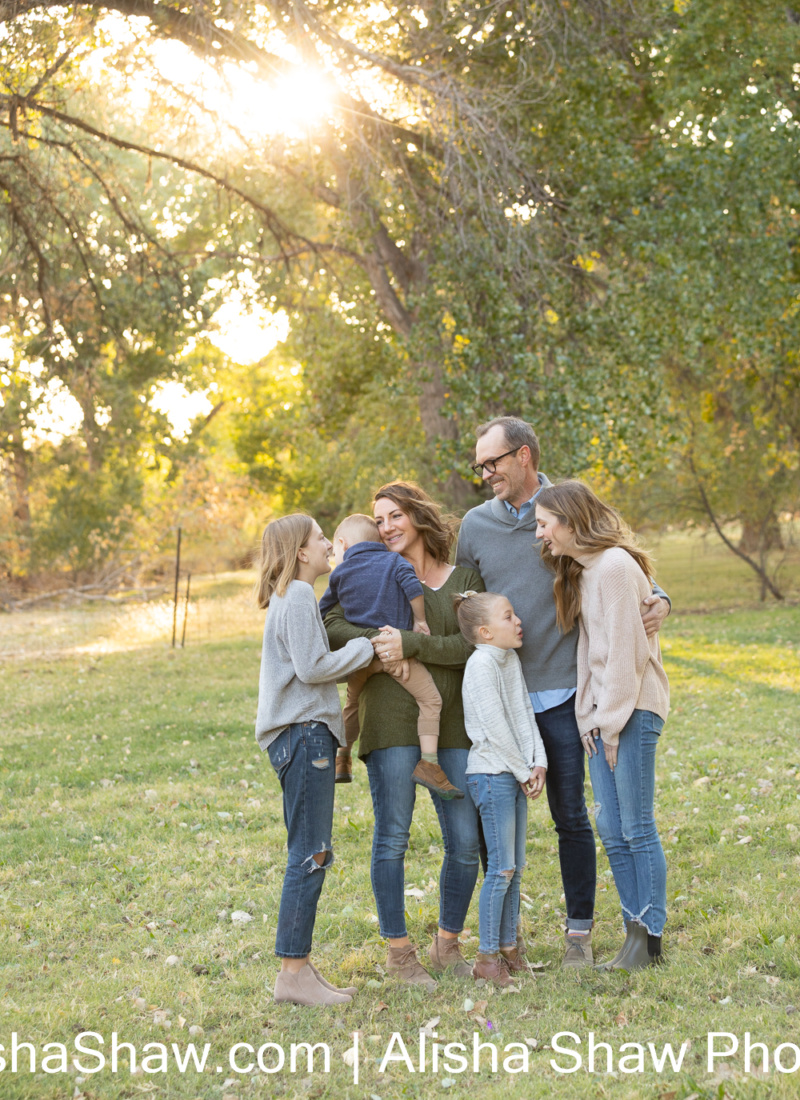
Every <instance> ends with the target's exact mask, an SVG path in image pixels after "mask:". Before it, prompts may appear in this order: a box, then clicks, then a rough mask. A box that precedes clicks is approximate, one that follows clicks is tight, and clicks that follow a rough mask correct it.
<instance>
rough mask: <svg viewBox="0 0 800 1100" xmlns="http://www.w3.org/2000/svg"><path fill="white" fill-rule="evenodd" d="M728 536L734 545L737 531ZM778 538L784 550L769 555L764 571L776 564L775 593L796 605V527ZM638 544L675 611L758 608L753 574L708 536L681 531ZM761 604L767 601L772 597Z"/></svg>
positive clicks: (799, 567)
mask: <svg viewBox="0 0 800 1100" xmlns="http://www.w3.org/2000/svg"><path fill="white" fill-rule="evenodd" d="M728 534H729V535H730V537H731V538H732V539H733V540H734V542H736V541H738V537H739V533H738V531H736V530H730V531H729V532H728ZM784 534H785V538H786V541H787V546H788V549H787V550H786V551H785V552H784V551H780V552H777V551H775V552H772V553H770V555H769V570H770V575H771V573H772V571H773V570H774V569H775V568H776V567H777V566H778V565H780V567H779V569H778V575H777V583H778V588H779V590H780V591H781V592H782V593H783V595H784V597H785V598H786V599H787V600H793V601H796V600H797V599H798V598H800V543H799V542H798V540H799V539H800V530H798V525H797V524H794V525H790V524H786V525H785V531H784ZM642 540H643V542H644V544H645V545H646V546H647V547H648V548H649V549H650V550H652V552H653V556H654V557H655V562H656V575H657V577H658V581H659V584H661V586H662V587H663V588H664V589H665V590H666V591H667V592H669V595H670V598H671V599H672V601H673V604H674V606H675V607H676V608H681V609H683V610H692V611H708V610H713V609H716V608H726V609H727V608H731V607H757V606H758V605H759V603H760V581H759V579H758V577H757V576H756V574H755V572H754V571H753V570H752V569H751V568H750V566H749V565H747V563H746V562H744V561H742V559H741V558H738V557H736V555H735V554H733V553H731V551H730V550H728V549H727V547H726V546H725V545H724V544H723V542H722V541H721V539H720V538H719V537H718V536H717V535H716V534H714V532H713V531H701V530H698V529H686V530H682V531H670V532H669V533H667V534H665V535H663V536H661V537H658V536H655V535H652V534H650V533H645V534H644V535H643V536H642ZM767 599H768V600H769V601H770V602H772V600H773V597H772V596H769V595H768V596H767Z"/></svg>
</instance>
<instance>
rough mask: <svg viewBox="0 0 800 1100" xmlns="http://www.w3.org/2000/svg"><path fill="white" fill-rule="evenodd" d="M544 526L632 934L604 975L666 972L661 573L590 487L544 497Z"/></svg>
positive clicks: (602, 822) (600, 823) (571, 484)
mask: <svg viewBox="0 0 800 1100" xmlns="http://www.w3.org/2000/svg"><path fill="white" fill-rule="evenodd" d="M536 521H537V530H536V537H537V538H539V539H541V541H542V557H543V558H544V560H545V561H546V562H548V563H549V564H551V565H552V567H553V568H554V570H555V574H556V579H555V583H554V595H555V601H556V610H557V614H558V621H559V626H560V627H561V629H562V630H565V631H567V630H570V629H572V627H573V625H574V624H575V622H576V621H577V622H578V623H579V628H580V636H579V641H578V692H577V696H576V701H575V715H576V718H577V721H578V729H579V731H580V735H581V741H582V742H583V746H584V749H585V750H586V753H587V755H588V757H589V774H590V776H591V780H592V791H593V792H594V798H595V803H596V806H597V810H596V814H595V820H596V822H597V831H598V832H599V834H600V838H601V840H602V841H603V846H604V848H605V850H606V854H607V856H608V861H609V864H610V865H611V870H612V872H613V875H614V883H615V885H616V887H617V891H618V893H619V896H620V902H621V904H622V915H623V919H624V921H625V929H626V933H625V942H624V944H623V946H622V948H621V949H620V951H619V952H618V953H617V955H616V957H615V958H614V959H612V960H611V962H610V963H608V964H606V965H607V967H608V968H609V969H620V970H636V969H639V968H641V967H644V966H652V965H654V964H655V963H657V962H659V961H660V958H661V936H662V932H663V929H664V924H665V921H666V917H667V908H666V906H667V864H666V859H665V857H664V850H663V848H662V846H661V840H660V838H659V835H658V829H657V827H656V822H655V815H654V810H653V801H654V794H655V757H656V747H657V745H658V739H659V736H660V734H661V730H662V728H663V725H664V722H665V720H666V717H667V714H668V713H669V683H668V681H667V676H666V673H665V672H664V668H663V666H662V664H661V652H660V649H659V644H658V637H657V636H654V637H648V636H647V634H646V633H645V629H644V626H643V624H642V617H641V610H640V609H641V603H642V600H644V599H645V598H646V597H647V596H649V595H651V594H652V590H653V589H652V564H651V561H650V558H649V556H648V554H647V553H646V552H645V551H644V550H642V549H641V548H640V547H639V546H637V544H636V541H635V538H634V536H633V534H632V533H631V531H630V530H629V528H628V527H627V526H626V525H625V524H624V523H623V521H622V520H621V518H620V516H619V515H618V514H617V513H616V512H615V511H614V509H613V508H610V507H609V506H608V505H607V504H604V503H603V502H602V501H601V500H600V499H599V498H598V497H597V496H595V494H594V493H593V492H592V490H591V489H590V488H589V487H588V486H587V485H584V484H583V483H582V482H580V481H566V482H562V483H561V484H559V485H552V486H549V487H548V488H546V489H543V490H542V491H541V493H540V494H539V495H538V497H537V498H536Z"/></svg>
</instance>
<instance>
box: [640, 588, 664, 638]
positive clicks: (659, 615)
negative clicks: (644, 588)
mask: <svg viewBox="0 0 800 1100" xmlns="http://www.w3.org/2000/svg"><path fill="white" fill-rule="evenodd" d="M670 610H671V608H670V605H669V600H665V599H664V598H663V596H647V597H646V598H645V599H644V600H642V622H643V623H644V632H645V634H646V635H647V637H648V638H652V637H653V635H654V634H658V632H659V630H660V629H661V624H662V623H663V621H664V619H666V617H667V615H669V613H670Z"/></svg>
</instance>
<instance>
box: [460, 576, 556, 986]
mask: <svg viewBox="0 0 800 1100" xmlns="http://www.w3.org/2000/svg"><path fill="white" fill-rule="evenodd" d="M454 603H455V605H456V611H457V614H458V625H459V626H460V627H461V633H462V634H463V635H464V637H465V638H466V639H467V641H468V642H471V643H472V645H474V646H475V652H474V653H473V654H472V656H471V657H470V659H469V660H468V661H467V667H466V668H465V669H464V683H463V687H462V695H463V698H464V723H465V725H466V728H467V736H468V737H469V739H470V741H471V742H472V748H471V749H470V750H469V762H468V764H467V771H466V774H467V789H468V791H469V793H470V797H471V798H472V801H473V802H474V803H475V805H476V807H477V809H478V813H479V814H480V818H481V826H482V828H483V835H484V839H485V841H486V849H487V854H488V863H489V865H488V868H487V870H486V875H485V876H484V880H483V886H482V887H481V894H480V900H479V903H478V919H479V927H480V950H479V953H478V957H477V959H476V961H475V965H474V966H473V968H472V973H473V976H474V977H475V978H488V979H489V980H490V981H492V982H493V983H494V984H495V985H499V986H503V985H510V984H511V982H512V980H513V979H512V976H511V972H512V971H524V970H526V969H527V967H526V965H525V963H524V962H523V960H522V959H521V958H520V956H519V953H518V951H517V917H518V915H519V891H520V883H521V881H522V868H523V867H524V866H525V833H526V828H527V823H528V806H527V801H526V799H527V798H538V797H539V795H540V794H541V793H542V790H543V788H544V780H545V772H546V769H547V757H546V755H545V751H544V745H543V744H542V739H541V737H540V736H539V728H538V726H537V725H536V718H535V717H534V713H533V707H532V705H531V700H530V696H529V695H528V689H527V687H526V685H525V680H524V677H523V675H522V665H521V664H520V661H519V657H518V656H517V654H516V652H515V650H517V649H519V647H520V646H521V645H522V625H521V623H520V621H519V619H518V618H517V616H516V615H515V614H514V608H513V607H512V606H511V604H510V603H509V601H508V600H507V599H506V597H505V596H500V595H498V594H497V593H496V592H464V593H462V594H460V595H458V596H456V597H455V600H454Z"/></svg>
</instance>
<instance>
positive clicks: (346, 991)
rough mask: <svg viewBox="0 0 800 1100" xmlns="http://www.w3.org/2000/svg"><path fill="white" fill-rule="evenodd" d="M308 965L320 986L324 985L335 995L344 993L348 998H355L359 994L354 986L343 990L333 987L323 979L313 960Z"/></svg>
mask: <svg viewBox="0 0 800 1100" xmlns="http://www.w3.org/2000/svg"><path fill="white" fill-rule="evenodd" d="M308 965H309V966H310V967H311V969H312V970H313V971H314V977H315V978H316V979H317V981H318V982H319V984H320V985H324V986H325V988H326V989H332V990H333V992H334V993H344V994H345V996H347V997H353V996H355V994H356V993H358V989H357V988H356V986H354V985H346V986H344V988H343V989H340V988H339V987H338V986H337V985H331V983H330V982H329V981H326V980H325V978H323V977H322V975H321V974H320V972H319V971H318V970H317V968H316V966H314V964H313V963H312V961H311V959H309V960H308Z"/></svg>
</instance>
